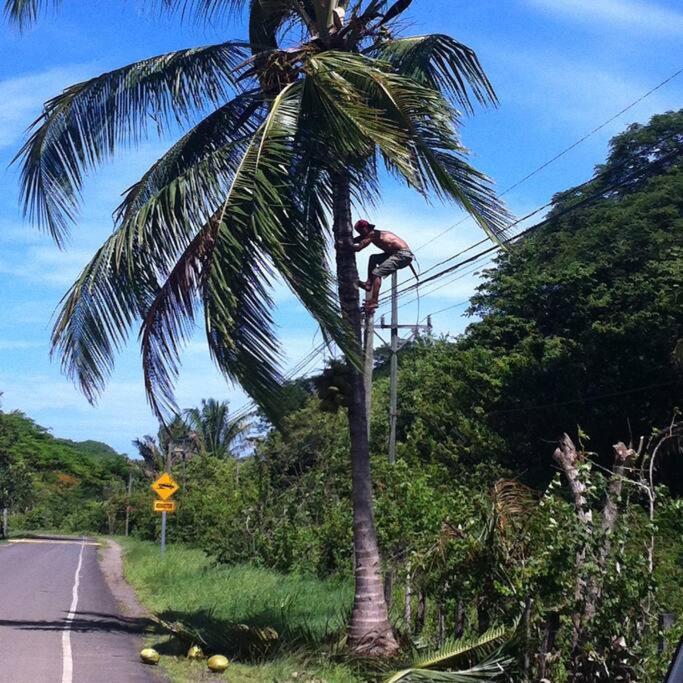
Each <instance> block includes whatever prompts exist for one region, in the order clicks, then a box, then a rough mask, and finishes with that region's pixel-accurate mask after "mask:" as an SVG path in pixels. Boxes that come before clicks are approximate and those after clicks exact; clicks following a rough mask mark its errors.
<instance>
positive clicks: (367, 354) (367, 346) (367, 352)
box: [363, 292, 375, 439]
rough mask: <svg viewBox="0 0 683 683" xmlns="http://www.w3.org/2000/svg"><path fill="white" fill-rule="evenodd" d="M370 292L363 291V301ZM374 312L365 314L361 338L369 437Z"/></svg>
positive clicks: (373, 360)
mask: <svg viewBox="0 0 683 683" xmlns="http://www.w3.org/2000/svg"><path fill="white" fill-rule="evenodd" d="M370 297H371V293H370V292H366V293H365V302H366V303H367V302H368V301H370ZM374 336H375V313H374V311H373V312H372V313H366V314H365V339H364V340H363V354H364V358H363V361H364V362H363V384H364V386H365V417H366V420H367V423H368V439H369V438H370V418H371V417H372V371H373V369H374V365H375V353H374V351H375V344H374Z"/></svg>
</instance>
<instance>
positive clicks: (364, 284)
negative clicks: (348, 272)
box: [356, 280, 372, 292]
mask: <svg viewBox="0 0 683 683" xmlns="http://www.w3.org/2000/svg"><path fill="white" fill-rule="evenodd" d="M356 286H357V287H359V288H360V289H364V290H365V291H366V292H369V291H370V288H371V287H372V285H371V284H370V283H369V282H363V280H358V282H356Z"/></svg>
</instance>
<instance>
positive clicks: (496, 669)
mask: <svg viewBox="0 0 683 683" xmlns="http://www.w3.org/2000/svg"><path fill="white" fill-rule="evenodd" d="M509 662H510V660H509V659H493V660H490V661H487V662H483V663H481V664H477V665H476V666H472V667H470V668H468V669H461V670H459V671H430V670H429V669H404V670H403V671H398V672H396V673H395V674H394V675H393V676H391V678H388V679H386V681H385V683H399V681H400V682H401V683H423V682H425V683H471V682H472V681H494V680H496V679H498V678H500V677H501V676H502V675H503V674H504V673H505V666H506V665H507V664H508V663H509Z"/></svg>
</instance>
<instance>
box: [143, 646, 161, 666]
mask: <svg viewBox="0 0 683 683" xmlns="http://www.w3.org/2000/svg"><path fill="white" fill-rule="evenodd" d="M140 659H141V660H142V661H143V662H144V663H145V664H158V663H159V659H160V657H159V653H158V652H157V651H156V650H155V649H154V648H153V647H146V648H145V649H144V650H140Z"/></svg>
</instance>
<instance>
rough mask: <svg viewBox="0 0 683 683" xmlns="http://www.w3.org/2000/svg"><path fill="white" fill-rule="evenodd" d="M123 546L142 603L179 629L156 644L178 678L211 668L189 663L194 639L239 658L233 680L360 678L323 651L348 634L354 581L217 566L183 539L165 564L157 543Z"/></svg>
mask: <svg viewBox="0 0 683 683" xmlns="http://www.w3.org/2000/svg"><path fill="white" fill-rule="evenodd" d="M122 544H123V547H124V551H125V555H124V571H125V576H126V579H127V580H128V581H129V582H130V583H131V585H132V586H133V587H134V588H135V589H136V590H137V592H138V595H139V597H140V599H141V601H142V602H143V604H144V605H145V606H146V607H147V608H148V609H150V610H151V611H153V612H154V614H155V615H156V616H157V617H158V618H159V619H161V620H163V622H165V623H166V624H167V625H168V626H169V627H171V628H174V629H176V631H177V635H176V636H175V637H174V638H171V639H170V640H165V639H164V638H162V639H161V640H159V641H158V642H157V641H155V643H154V646H155V647H156V648H157V649H158V650H159V651H160V652H161V653H162V654H164V655H168V657H164V659H163V662H164V666H165V667H166V668H167V669H168V670H169V671H170V672H171V673H172V674H173V675H174V676H176V677H177V680H178V681H187V680H201V675H202V673H203V672H204V671H205V669H206V665H205V663H204V662H199V663H195V664H193V663H191V662H189V661H188V660H186V658H185V654H186V652H187V649H188V648H189V647H190V645H192V644H199V645H200V646H201V647H202V648H203V649H204V651H205V654H207V655H208V654H213V653H214V652H220V653H223V654H226V655H227V656H228V657H229V658H230V659H231V660H233V659H234V658H236V659H237V662H235V663H233V664H232V665H231V666H230V668H229V669H228V671H227V672H226V679H227V680H240V681H241V680H244V681H264V682H266V681H267V682H269V683H270V681H273V680H281V681H289V680H292V681H293V680H295V679H296V678H298V679H299V680H301V681H311V680H326V681H329V683H336V682H339V683H343V682H344V681H349V682H351V681H356V680H357V681H360V680H361V679H360V678H357V677H356V675H355V673H353V672H352V671H351V669H349V668H348V667H346V666H345V665H343V664H340V663H333V662H331V661H330V658H329V657H328V659H327V661H326V660H325V657H324V654H323V652H324V650H325V647H326V646H329V647H330V648H332V647H333V645H334V640H335V639H339V638H340V637H341V635H342V634H343V632H344V625H345V623H346V621H347V619H348V613H349V611H350V609H351V605H352V604H353V583H352V582H351V581H350V579H349V578H336V579H327V580H323V579H318V578H316V577H313V576H310V575H300V574H291V573H290V574H286V575H285V574H281V573H278V572H275V571H272V570H269V569H265V568H260V567H255V566H253V565H230V566H228V565H225V564H218V563H216V562H215V560H213V559H211V558H209V557H208V556H207V555H206V554H205V553H204V552H202V551H201V550H196V549H190V548H187V547H184V546H182V545H180V544H176V545H171V546H170V547H169V549H168V551H167V553H166V554H165V556H164V561H163V562H160V561H159V546H158V544H155V543H150V542H144V541H138V540H133V539H123V540H122ZM240 627H242V628H240ZM193 633H196V634H197V636H196V637H193ZM174 655H177V656H175V657H174ZM240 660H242V661H241V662H240ZM244 660H247V662H249V660H251V661H250V663H245V661H244ZM292 674H295V676H294V677H292Z"/></svg>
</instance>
